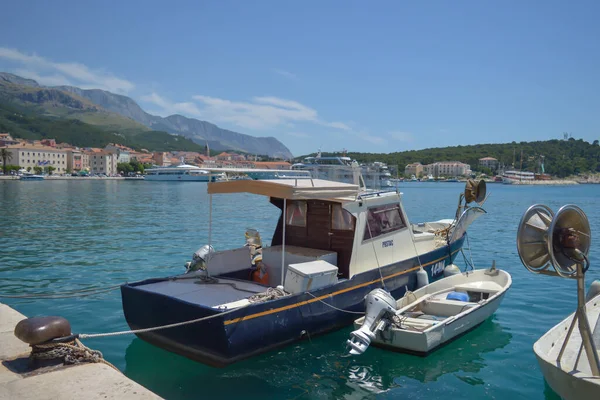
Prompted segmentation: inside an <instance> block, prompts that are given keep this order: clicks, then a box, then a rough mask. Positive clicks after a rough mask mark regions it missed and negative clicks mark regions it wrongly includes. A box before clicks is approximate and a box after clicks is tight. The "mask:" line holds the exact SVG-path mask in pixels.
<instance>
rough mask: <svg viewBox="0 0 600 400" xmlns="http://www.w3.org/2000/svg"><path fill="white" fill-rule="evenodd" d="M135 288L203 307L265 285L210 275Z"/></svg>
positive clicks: (257, 290)
mask: <svg viewBox="0 0 600 400" xmlns="http://www.w3.org/2000/svg"><path fill="white" fill-rule="evenodd" d="M136 289H139V290H143V291H146V292H152V293H158V294H162V295H165V296H170V297H174V298H176V299H179V300H183V301H186V302H188V303H193V304H198V305H201V306H205V307H215V306H218V305H220V304H227V303H232V302H235V301H239V300H243V299H245V298H247V297H249V296H252V295H253V294H256V293H261V292H264V291H265V290H266V289H267V286H264V285H261V284H259V283H255V282H251V281H244V280H240V279H230V278H223V277H211V278H209V280H208V281H206V280H202V279H200V278H196V279H189V278H184V279H177V280H168V281H162V282H156V283H149V284H146V285H140V286H136Z"/></svg>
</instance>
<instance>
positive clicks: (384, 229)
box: [363, 204, 406, 240]
mask: <svg viewBox="0 0 600 400" xmlns="http://www.w3.org/2000/svg"><path fill="white" fill-rule="evenodd" d="M405 227H406V223H405V222H404V220H403V219H402V214H401V213H400V206H399V205H398V204H386V205H384V206H377V207H371V208H369V211H368V212H367V225H366V226H365V234H364V237H363V240H368V239H373V238H376V237H377V236H381V235H385V234H387V233H390V232H394V231H398V230H400V229H402V228H405Z"/></svg>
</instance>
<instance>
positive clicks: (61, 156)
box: [6, 142, 68, 173]
mask: <svg viewBox="0 0 600 400" xmlns="http://www.w3.org/2000/svg"><path fill="white" fill-rule="evenodd" d="M6 149H7V150H8V152H9V153H10V154H11V157H10V163H11V164H13V165H18V166H19V167H20V168H24V169H26V170H28V171H31V170H34V169H35V167H40V168H46V167H49V166H52V167H54V168H55V171H56V173H64V172H66V171H67V168H68V167H67V152H66V151H65V150H62V149H56V148H53V147H50V146H42V145H41V143H39V142H38V144H29V143H26V142H21V143H19V144H15V145H10V146H7V147H6Z"/></svg>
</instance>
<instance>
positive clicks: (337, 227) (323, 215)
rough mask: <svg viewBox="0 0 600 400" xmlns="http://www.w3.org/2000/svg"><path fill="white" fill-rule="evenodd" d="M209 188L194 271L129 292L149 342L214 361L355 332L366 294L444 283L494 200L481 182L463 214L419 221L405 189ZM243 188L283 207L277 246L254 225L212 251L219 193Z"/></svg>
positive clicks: (315, 185) (252, 184)
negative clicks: (234, 243)
mask: <svg viewBox="0 0 600 400" xmlns="http://www.w3.org/2000/svg"><path fill="white" fill-rule="evenodd" d="M208 192H209V199H210V200H209V202H210V210H211V212H210V214H209V232H208V238H209V240H208V241H209V243H208V244H207V245H205V246H203V247H202V248H201V249H200V250H198V251H197V252H196V253H195V254H194V256H193V259H192V260H191V261H190V262H189V263H187V264H186V273H184V274H182V275H178V276H171V277H165V278H158V279H147V280H144V281H141V282H135V283H129V284H126V285H123V286H122V288H121V293H122V300H123V310H124V314H125V318H126V320H127V322H128V324H129V325H130V327H131V328H132V329H140V328H144V329H146V328H147V330H146V331H144V332H141V333H139V334H138V336H139V337H140V338H142V339H144V340H146V341H149V342H151V343H153V344H155V345H157V346H159V347H162V348H165V349H167V350H170V351H173V352H176V353H179V354H182V355H184V356H186V357H189V358H192V359H194V360H198V361H201V362H204V363H207V364H211V365H215V366H224V365H227V364H230V363H232V362H236V361H239V360H241V359H244V358H247V357H250V356H252V355H255V354H258V353H261V352H264V351H267V350H270V349H272V348H276V347H279V346H282V345H285V344H287V343H291V342H293V341H296V340H300V339H302V338H305V337H308V336H309V335H310V336H313V335H317V334H321V333H324V332H328V331H331V330H333V329H337V328H340V327H343V326H346V325H349V324H351V323H352V321H353V320H354V319H355V318H356V314H357V313H362V312H363V310H364V306H363V299H364V297H365V296H366V294H367V293H369V292H370V291H371V290H373V289H375V288H377V287H385V288H386V290H387V291H389V293H391V295H392V296H394V298H400V297H401V296H402V295H403V294H404V292H405V291H406V290H413V289H415V288H416V286H417V276H416V272H417V271H423V274H426V275H427V279H428V280H430V281H434V280H435V279H437V278H439V277H441V276H442V275H443V273H444V270H445V269H446V266H448V265H450V264H451V263H452V261H453V260H454V258H455V257H456V255H457V253H458V252H459V251H460V250H461V248H462V244H463V242H464V240H465V235H466V230H467V227H468V226H469V225H470V224H471V223H472V222H473V221H474V220H475V219H476V218H478V217H479V216H481V215H483V214H484V213H485V211H484V210H483V209H482V208H481V207H480V206H470V205H469V204H468V203H469V202H473V201H476V202H478V204H482V203H483V200H484V198H485V197H484V196H485V187H484V186H481V184H477V183H476V182H473V181H471V182H469V183H468V184H467V188H466V189H465V192H464V194H463V193H461V195H460V199H461V201H460V202H459V209H458V210H457V214H456V216H454V218H446V219H440V220H437V221H431V222H425V223H416V224H413V223H411V222H410V220H409V218H408V216H407V214H406V212H405V210H404V207H403V205H402V194H401V193H399V192H397V191H368V192H365V191H361V190H360V188H359V186H358V185H354V184H347V183H340V182H333V181H325V180H319V179H282V180H233V181H222V182H211V183H208ZM234 193H253V194H256V195H262V196H265V197H267V198H268V199H269V201H270V203H271V204H272V205H273V206H274V208H275V209H276V210H278V212H279V213H280V216H279V220H278V223H277V226H276V227H275V230H274V234H273V239H272V242H271V245H270V246H263V243H262V239H261V236H260V234H259V232H257V231H255V230H251V229H250V230H248V231H247V232H246V236H245V242H246V243H245V244H244V245H243V246H240V247H238V248H235V249H230V250H219V249H214V248H213V246H212V243H211V235H212V202H213V195H228V194H234ZM463 199H464V204H463ZM457 216H458V217H457ZM237 234H239V236H240V238H241V239H242V238H244V234H243V232H239V233H237ZM240 242H241V243H243V240H240ZM241 243H240V244H241ZM190 321H192V322H190ZM171 324H176V325H175V326H171ZM165 325H166V326H169V328H165V329H162V328H160V327H162V326H165Z"/></svg>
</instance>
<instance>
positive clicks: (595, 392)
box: [533, 296, 600, 400]
mask: <svg viewBox="0 0 600 400" xmlns="http://www.w3.org/2000/svg"><path fill="white" fill-rule="evenodd" d="M586 314H587V317H588V321H589V324H590V327H591V329H592V330H593V331H594V333H593V336H594V341H595V343H596V348H597V349H598V348H600V346H599V345H600V340H598V337H600V322H599V320H600V296H596V297H595V298H592V299H591V300H590V301H588V302H587V303H586ZM573 317H574V314H571V315H570V316H568V317H567V318H566V319H564V320H563V321H561V322H560V323H558V324H557V325H556V326H554V327H553V328H552V329H550V330H549V331H548V332H546V334H544V336H542V337H541V338H540V339H539V340H538V341H537V342H535V344H534V345H533V351H534V353H535V356H536V358H537V360H538V364H539V365H540V369H541V371H542V374H543V375H544V379H545V380H546V382H547V383H548V385H549V386H550V387H551V388H552V390H554V391H555V392H556V393H557V394H558V395H559V396H560V397H561V398H563V399H566V400H571V399H573V400H575V399H599V398H600V380H599V379H598V378H597V377H594V376H593V375H592V373H591V371H590V368H589V364H588V361H587V355H586V352H585V351H581V354H580V353H579V351H580V344H581V335H580V334H579V328H578V327H577V326H576V327H575V328H574V329H573V333H572V334H571V339H570V341H569V343H568V344H567V347H566V349H565V352H564V355H563V358H562V359H561V362H560V363H559V362H558V361H557V356H558V352H559V351H560V349H561V347H562V344H563V342H564V339H565V336H566V334H567V331H568V327H569V326H570V325H571V321H573ZM579 354H580V355H579ZM577 360H579V362H578V363H577ZM576 363H577V367H575V364H576Z"/></svg>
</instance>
